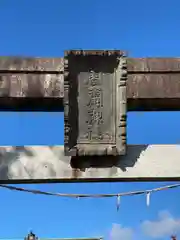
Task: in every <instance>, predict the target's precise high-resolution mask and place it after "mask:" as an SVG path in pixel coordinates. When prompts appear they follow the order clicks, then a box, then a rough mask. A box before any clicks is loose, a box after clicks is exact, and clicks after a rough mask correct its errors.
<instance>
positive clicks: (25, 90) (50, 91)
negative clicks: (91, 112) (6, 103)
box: [0, 73, 64, 98]
mask: <svg viewBox="0 0 180 240" xmlns="http://www.w3.org/2000/svg"><path fill="white" fill-rule="evenodd" d="M63 84H64V80H63V75H62V74H34V73H28V74H24V73H23V74H22V73H21V74H20V73H16V74H15V73H13V74H11V73H0V98H5V97H13V98H16V97H17V98H19V97H29V98H35V97H43V98H47V97H51V98H63V95H64V89H63V86H64V85H63Z"/></svg>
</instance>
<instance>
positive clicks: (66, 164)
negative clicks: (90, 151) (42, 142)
mask: <svg viewBox="0 0 180 240" xmlns="http://www.w3.org/2000/svg"><path fill="white" fill-rule="evenodd" d="M179 176H180V145H132V146H128V149H127V155H126V156H121V157H111V159H110V157H109V156H106V157H98V159H97V158H94V157H88V158H86V157H84V158H83V157H78V158H71V157H66V156H64V147H63V146H21V147H12V146H9V147H6V146H4V147H3V146H2V147H0V183H10V182H12V183H13V182H14V183H15V182H28V181H31V182H33V181H34V182H45V181H47V180H48V181H49V182H50V181H57V182H64V181H77V180H78V181H81V182H84V181H108V180H112V179H113V181H122V180H127V181H128V180H133V181H136V180H139V181H142V180H147V179H148V180H149V181H151V180H155V179H156V180H159V179H160V178H164V179H165V178H166V180H167V181H168V180H175V178H176V180H177V179H178V178H179Z"/></svg>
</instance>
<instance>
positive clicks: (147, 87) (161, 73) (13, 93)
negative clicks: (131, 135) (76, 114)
mask: <svg viewBox="0 0 180 240" xmlns="http://www.w3.org/2000/svg"><path fill="white" fill-rule="evenodd" d="M127 67H128V79H127V101H128V105H127V110H128V111H146V110H147V111H152V110H156V111H159V110H164V111H174V110H180V96H179V93H180V81H179V76H180V58H127ZM63 69H64V60H63V58H20V57H0V72H1V75H0V76H1V77H0V97H1V101H0V109H4V108H8V109H11V110H14V111H17V110H19V106H21V109H22V110H23V109H27V107H28V109H29V110H31V109H32V110H34V108H35V106H36V105H38V104H39V98H42V97H44V95H43V94H44V93H45V92H46V94H45V97H46V105H50V103H51V105H55V104H56V101H57V97H59V98H60V99H61V101H60V102H59V103H58V105H61V109H62V110H63V97H64V88H63V81H64V80H63V77H62V75H61V73H63ZM9 71H11V74H10V75H13V74H15V71H19V72H21V74H22V71H24V73H23V74H22V75H19V74H20V73H16V74H15V75H16V76H18V78H19V80H18V81H15V80H13V82H12V83H10V82H11V79H15V78H17V77H9V80H7V79H8V77H7V76H8V75H6V74H5V73H4V72H6V73H7V72H9ZM34 71H35V72H36V74H37V72H38V73H39V72H42V74H44V73H45V71H46V73H47V74H52V73H54V72H56V73H58V74H59V78H61V80H60V82H61V83H60V84H59V83H58V84H57V85H56V90H54V87H52V85H51V84H46V82H49V80H47V81H45V83H43V84H40V85H39V86H41V89H38V84H37V85H36V81H33V83H32V82H31V83H30V84H31V87H30V88H29V89H30V90H29V91H28V94H29V98H30V99H29V100H28V103H27V104H26V103H24V102H26V101H25V99H24V98H23V97H27V95H25V94H24V93H22V87H23V86H24V87H26V86H27V81H26V80H23V79H27V77H24V76H25V75H24V74H25V73H27V72H31V73H32V74H34V73H35V72H34ZM2 72H3V73H2ZM5 75H6V76H5ZM3 76H4V77H3ZM21 76H23V77H22V78H21ZM47 78H48V79H50V77H47ZM5 79H6V80H5ZM20 79H21V80H20ZM44 79H45V78H44ZM14 82H15V83H14ZM58 82H59V81H58ZM47 85H48V90H47V88H46V89H43V87H42V86H44V88H45V86H46V87H47ZM53 86H55V85H54V83H53ZM12 87H13V88H12ZM33 91H35V92H33ZM55 92H56V93H55ZM59 93H60V94H59ZM26 94H27V92H26ZM34 96H36V97H34ZM47 96H48V97H47ZM18 97H21V100H19V99H18V100H17V98H18ZM9 98H11V99H9ZM35 98H37V100H36V103H35V102H34V101H35ZM32 99H33V100H32ZM17 101H18V103H17ZM32 101H33V104H32ZM43 101H44V100H43ZM44 109H45V108H44Z"/></svg>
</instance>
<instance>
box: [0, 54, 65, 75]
mask: <svg viewBox="0 0 180 240" xmlns="http://www.w3.org/2000/svg"><path fill="white" fill-rule="evenodd" d="M63 61H64V60H63V58H38V57H36V58H34V57H2V56H1V57H0V71H9V70H10V71H28V72H29V71H30V72H33V71H41V72H62V71H63Z"/></svg>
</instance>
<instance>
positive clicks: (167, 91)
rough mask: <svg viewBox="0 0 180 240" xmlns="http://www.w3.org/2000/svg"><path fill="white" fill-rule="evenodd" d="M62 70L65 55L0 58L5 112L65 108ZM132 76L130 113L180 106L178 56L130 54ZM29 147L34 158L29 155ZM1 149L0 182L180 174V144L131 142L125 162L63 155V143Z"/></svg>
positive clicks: (0, 89)
mask: <svg viewBox="0 0 180 240" xmlns="http://www.w3.org/2000/svg"><path fill="white" fill-rule="evenodd" d="M63 74H64V59H63V58H20V57H1V58H0V108H1V110H7V111H63V110H64V109H63V98H64V86H63V85H64V76H63ZM127 74H128V77H127V82H126V86H127V89H126V91H127V111H176V110H180V79H179V77H180V59H179V58H127ZM27 149H28V151H31V152H32V153H33V158H34V160H32V157H31V158H30V157H28V155H26V150H27ZM0 151H1V155H0V159H1V163H2V164H1V166H0V182H8V183H9V182H11V181H12V182H19V181H21V182H28V181H31V182H32V181H35V182H37V181H38V182H44V181H47V180H48V181H51V180H52V181H58V182H60V181H63V182H64V181H74V180H80V181H109V180H110V179H111V180H112V179H113V180H114V181H118V180H132V179H133V180H135V179H137V180H138V179H140V180H143V179H147V178H149V179H151V180H152V179H154V178H157V177H162V178H166V179H167V178H169V179H171V180H172V179H175V178H177V177H179V176H180V166H179V165H180V164H179V157H180V146H179V145H148V146H147V145H146V146H145V145H138V146H137V145H130V146H127V155H126V156H121V159H120V160H119V157H117V156H116V157H111V156H99V157H98V158H96V159H94V157H91V156H85V157H82V156H79V157H69V156H64V148H63V146H21V147H16V146H12V147H6V146H2V147H1V148H0ZM9 152H10V153H11V156H12V159H11V160H10V161H9V160H8V158H9ZM17 153H18V154H17ZM15 156H16V157H15ZM28 158H29V160H28ZM40 159H41V160H40ZM95 160H96V161H95ZM28 161H31V163H30V162H29V163H28ZM32 161H33V162H34V163H33V164H34V165H33V164H32ZM24 167H26V171H25V170H23V169H24ZM28 171H29V172H31V174H28Z"/></svg>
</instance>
